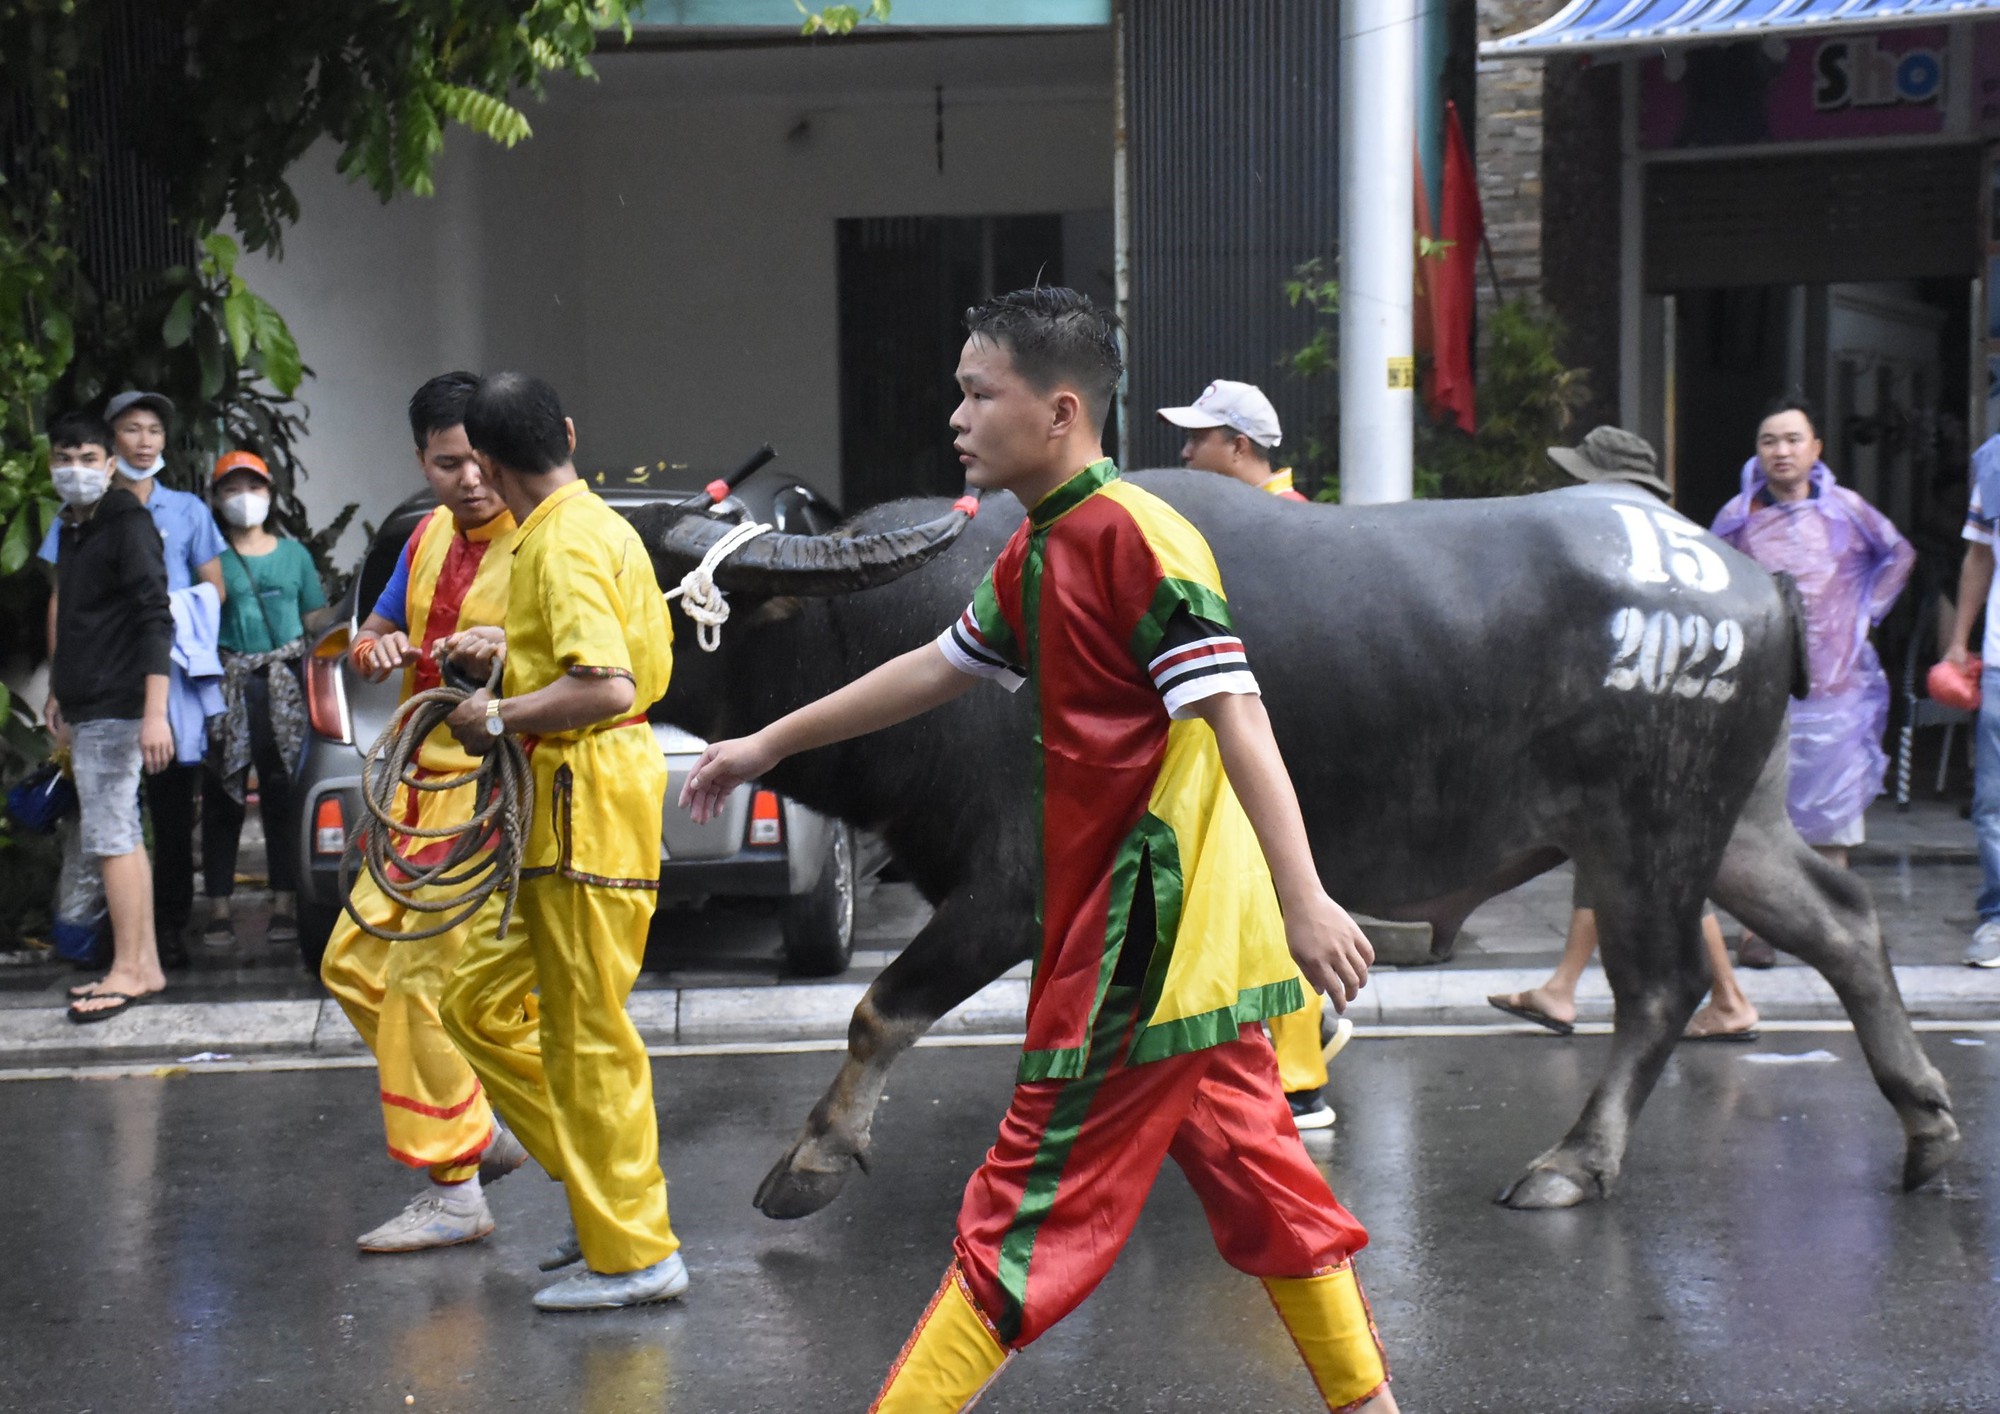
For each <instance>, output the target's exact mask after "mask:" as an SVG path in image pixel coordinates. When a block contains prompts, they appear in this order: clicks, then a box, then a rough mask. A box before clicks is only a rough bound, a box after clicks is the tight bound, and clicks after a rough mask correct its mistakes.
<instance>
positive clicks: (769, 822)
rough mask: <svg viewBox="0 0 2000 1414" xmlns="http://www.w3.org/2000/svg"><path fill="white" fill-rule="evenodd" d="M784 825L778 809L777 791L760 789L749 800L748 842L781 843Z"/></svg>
mask: <svg viewBox="0 0 2000 1414" xmlns="http://www.w3.org/2000/svg"><path fill="white" fill-rule="evenodd" d="M784 838H785V826H784V823H783V816H782V812H781V811H780V810H779V809H778V793H777V792H776V791H769V790H760V791H758V792H757V794H756V796H755V798H754V799H752V800H751V802H750V843H751V844H753V845H773V844H782V843H783V842H784Z"/></svg>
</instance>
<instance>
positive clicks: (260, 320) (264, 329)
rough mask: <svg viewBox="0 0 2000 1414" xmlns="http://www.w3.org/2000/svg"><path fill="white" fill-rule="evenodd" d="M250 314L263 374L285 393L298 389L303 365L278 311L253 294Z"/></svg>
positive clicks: (273, 385)
mask: <svg viewBox="0 0 2000 1414" xmlns="http://www.w3.org/2000/svg"><path fill="white" fill-rule="evenodd" d="M250 300H251V317H252V320H253V322H254V323H255V326H256V332H257V348H258V351H259V352H261V353H262V354H263V355H264V376H265V377H266V378H269V379H270V380H271V386H272V387H274V388H276V389H277V390H278V391H279V392H280V393H283V394H284V395H285V396H286V397H288V398H289V397H290V396H291V395H292V394H293V393H295V392H297V391H298V387H299V379H300V378H302V377H303V376H304V375H305V368H304V366H303V365H302V364H301V363H300V361H299V346H298V344H297V343H295V342H294V341H293V339H292V331H291V330H290V329H289V328H287V327H286V325H285V321H284V318H283V317H282V316H281V315H279V313H278V311H277V310H276V309H274V308H272V306H271V305H270V304H269V303H268V302H266V301H265V300H262V299H259V298H258V297H257V296H256V295H251V296H250Z"/></svg>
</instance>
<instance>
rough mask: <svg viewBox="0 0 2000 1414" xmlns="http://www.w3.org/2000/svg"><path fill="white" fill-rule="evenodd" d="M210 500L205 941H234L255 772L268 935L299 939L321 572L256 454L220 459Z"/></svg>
mask: <svg viewBox="0 0 2000 1414" xmlns="http://www.w3.org/2000/svg"><path fill="white" fill-rule="evenodd" d="M209 495H210V500H211V502H212V503H213V505H214V508H215V513H216V518H217V519H218V520H219V521H220V522H221V524H222V533H223V535H224V537H225V538H226V539H227V540H228V542H229V548H228V549H227V550H226V551H225V552H224V554H223V555H222V580H223V584H224V585H225V586H226V587H227V589H228V591H229V596H228V598H227V599H225V600H224V601H223V605H222V632H221V641H220V647H221V649H222V669H223V688H222V691H223V698H224V700H225V702H226V703H227V710H226V711H225V712H224V713H223V715H222V716H221V717H219V718H216V719H215V721H216V722H217V723H219V724H220V730H219V731H214V732H213V740H212V742H211V749H210V752H209V767H210V769H209V771H208V773H207V775H206V776H205V777H204V779H203V784H202V802H201V805H202V808H201V835H202V873H203V876H204V883H205V887H206V890H207V893H208V899H209V909H210V913H209V920H208V926H207V927H206V928H205V929H204V930H203V932H202V938H203V940H204V941H205V942H208V943H210V944H213V945H215V946H218V947H220V946H226V945H227V944H229V943H230V942H231V941H233V940H234V938H235V936H236V933H235V926H234V924H233V923H232V921H231V919H230V904H229V899H230V895H231V894H233V893H234V892H235V890H236V853H237V844H238V842H239V840H240V839H241V837H242V833H243V812H244V805H243V802H244V793H245V791H244V788H245V785H246V784H247V781H248V778H249V774H250V768H251V767H252V766H255V767H256V770H257V813H258V815H259V816H260V817H261V818H262V820H263V822H264V849H265V854H266V855H267V857H268V859H269V870H270V880H271V924H270V933H269V937H270V940H271V941H272V942H274V943H275V942H286V941H290V940H292V939H295V938H297V937H298V923H297V917H296V908H297V905H296V903H295V902H294V895H295V891H296V889H297V879H298V818H297V814H296V812H295V810H294V809H293V804H292V773H293V772H294V771H295V770H296V769H297V766H298V760H299V750H300V747H301V746H302V745H303V744H304V741H305V694H304V692H303V690H302V689H301V686H300V677H299V671H300V669H299V665H300V661H301V659H303V657H304V656H305V649H306V639H305V616H306V615H307V614H309V613H311V612H312V611H313V610H314V609H317V608H319V607H321V606H322V605H323V604H325V603H326V594H325V591H324V590H322V588H321V587H320V582H319V571H318V570H317V569H316V568H315V567H314V565H313V561H312V556H311V555H310V554H308V553H307V551H306V548H305V546H303V545H301V544H299V542H298V541H296V540H284V539H280V538H279V537H278V536H276V535H273V534H272V533H271V532H270V531H269V530H267V529H266V528H265V524H264V523H265V521H266V520H267V519H268V518H269V516H270V513H271V471H270V468H269V467H267V466H265V465H264V461H263V458H261V457H259V456H257V455H256V454H255V453H252V452H228V453H225V454H224V455H223V456H222V457H221V458H220V459H219V460H217V462H216V463H215V475H214V478H213V480H212V481H211V483H210V489H209Z"/></svg>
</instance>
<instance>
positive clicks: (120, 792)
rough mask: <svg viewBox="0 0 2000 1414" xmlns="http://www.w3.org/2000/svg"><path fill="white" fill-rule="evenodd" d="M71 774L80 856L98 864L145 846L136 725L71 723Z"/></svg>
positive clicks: (118, 721)
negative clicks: (80, 831) (79, 821)
mask: <svg viewBox="0 0 2000 1414" xmlns="http://www.w3.org/2000/svg"><path fill="white" fill-rule="evenodd" d="M69 739H70V769H71V770H72V771H73V772H74V773H75V775H76V799H77V813H78V815H79V816H81V817H82V825H83V852H84V853H85V854H89V855H95V856H97V857H98V858H100V859H115V858H116V857H118V856H119V855H121V854H130V853H131V852H132V851H133V850H135V849H138V848H139V847H140V845H142V844H143V843H144V842H145V836H144V835H143V834H142V833H141V832H140V829H139V773H140V769H141V767H142V766H143V764H144V762H143V759H142V758H141V757H140V754H139V724H138V723H137V722H136V721H133V722H127V721H120V720H117V719H115V718H109V719H105V720H102V721H96V722H72V723H71V724H70V729H69Z"/></svg>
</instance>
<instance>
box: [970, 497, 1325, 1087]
mask: <svg viewBox="0 0 2000 1414" xmlns="http://www.w3.org/2000/svg"><path fill="white" fill-rule="evenodd" d="M938 646H939V648H940V649H941V650H942V651H943V653H944V655H945V657H946V658H947V659H948V660H949V661H950V662H951V663H952V664H953V666H955V667H957V668H959V669H960V670H962V671H964V672H968V673H974V674H977V675H979V676H982V677H991V678H995V679H998V680H1000V681H1002V682H1003V683H1005V684H1006V685H1007V686H1008V687H1009V688H1010V689H1011V688H1016V687H1019V686H1020V684H1021V683H1022V682H1026V683H1028V684H1029V685H1030V686H1031V687H1032V688H1033V690H1034V693H1035V696H1036V699H1037V704H1038V707H1039V731H1038V733H1037V745H1038V747H1039V748H1040V749H1039V751H1037V753H1036V767H1037V771H1036V775H1037V785H1038V788H1039V794H1040V800H1041V833H1042V893H1041V907H1040V918H1041V923H1042V947H1041V952H1040V954H1039V955H1038V957H1037V959H1036V963H1035V974H1034V981H1033V983H1032V985H1031V987H1030V989H1029V995H1028V1023H1027V1041H1026V1045H1025V1048H1024V1053H1023V1055H1022V1057H1021V1064H1020V1076H1019V1078H1020V1079H1021V1081H1023V1082H1029V1081H1036V1080H1066V1079H1074V1078H1076V1077H1078V1076H1081V1075H1082V1074H1083V1073H1084V1068H1085V1065H1086V1062H1087V1061H1088V1060H1089V1058H1090V1038H1091V1035H1092V1025H1093V1022H1094V1021H1095V1020H1096V1018H1097V1015H1098V1011H1099V1009H1100V1008H1101V1007H1102V1006H1103V1004H1104V997H1105V993H1106V992H1107V990H1109V989H1110V988H1111V987H1112V986H1113V985H1114V984H1118V985H1128V984H1129V985H1133V986H1138V987H1140V988H1141V993H1140V996H1141V1000H1140V1004H1139V1012H1138V1024H1137V1025H1136V1027H1134V1028H1133V1030H1132V1032H1131V1041H1130V1044H1129V1048H1128V1050H1127V1052H1126V1055H1125V1057H1124V1060H1125V1062H1126V1063H1127V1064H1132V1065H1137V1064H1143V1063H1144V1062H1147V1061H1152V1060H1158V1059H1160V1058H1162V1057H1165V1056H1171V1055H1179V1054H1182V1053H1184V1052H1188V1051H1195V1050H1200V1049H1203V1048H1205V1047H1209V1046H1215V1045H1219V1044H1222V1043H1224V1042H1228V1041H1233V1040H1235V1039H1236V1038H1237V1035H1238V1033H1239V1030H1240V1028H1241V1027H1242V1026H1243V1025H1244V1024H1245V1023H1248V1022H1255V1021H1262V1020H1264V1019H1265V1018H1267V1017H1271V1016H1278V1015H1282V1014H1283V1013H1285V1012H1288V1011H1292V1010H1294V1009H1296V1008H1297V1007H1299V1005H1300V1004H1301V1000H1302V996H1303V993H1302V991H1301V987H1300V984H1299V980H1298V969H1297V967H1296V966H1295V965H1294V964H1293V962H1292V957H1291V954H1290V952H1289V951H1288V950H1287V947H1286V944H1285V931H1284V923H1283V920H1282V919H1281V918H1280V916H1279V913H1278V901H1277V895H1276V893H1275V891H1274V890H1273V888H1272V884H1271V875H1270V870H1269V868H1268V866H1267V865H1266V864H1265V862H1264V857H1263V852H1262V851H1261V850H1260V849H1259V848H1258V845H1257V840H1256V837H1255V835H1254V834H1253V833H1252V831H1251V828H1250V822H1249V819H1248V818H1247V817H1246V816H1245V815H1244V813H1243V807H1242V806H1241V805H1240V804H1239V803H1238V802H1237V799H1236V795H1235V792H1234V791H1232V790H1231V789H1230V786H1229V781H1228V778H1227V776H1226V775H1225V774H1224V773H1223V769H1222V760H1221V756H1220V753H1219V752H1218V750H1217V747H1216V742H1215V734H1214V733H1213V732H1212V731H1211V730H1210V729H1209V727H1208V724H1207V723H1206V722H1204V721H1202V720H1200V719H1199V718H1198V717H1195V716H1194V715H1193V713H1192V707H1193V704H1194V703H1196V702H1198V701H1199V700H1200V699H1202V698H1204V697H1207V696H1210V695H1212V694H1214V693H1218V692H1241V693H1254V692H1256V691H1257V683H1256V679H1255V677H1254V676H1253V675H1252V674H1251V672H1250V670H1249V666H1248V663H1247V661H1246V659H1245V657H1244V653H1243V644H1242V642H1241V640H1239V639H1238V638H1237V637H1236V635H1235V633H1234V631H1233V630H1232V629H1231V627H1230V619H1229V607H1228V603H1227V601H1226V599H1225V598H1224V595H1223V590H1222V579H1221V576H1220V574H1219V573H1218V572H1217V570H1216V567H1215V559H1214V556H1213V555H1212V554H1211V553H1210V552H1209V548H1208V544H1207V542H1206V541H1204V540H1203V539H1202V537H1201V534H1200V532H1199V531H1197V530H1196V529H1195V528H1194V527H1193V526H1192V525H1190V524H1188V522H1187V521H1186V520H1184V519H1183V518H1182V517H1181V516H1180V515H1179V514H1178V513H1177V512H1176V511H1174V510H1173V509H1172V508H1171V507H1170V506H1168V505H1167V504H1166V503H1165V502H1163V501H1161V500H1160V499H1159V498H1158V497H1156V496H1153V495H1151V494H1149V493H1148V492H1145V491H1142V490H1140V489H1139V488H1138V487H1136V486H1133V485H1131V484H1130V483H1129V482H1125V481H1122V480H1120V479H1119V476H1118V470H1117V468H1116V467H1115V466H1113V465H1112V464H1111V462H1110V461H1108V460H1105V461H1098V462H1093V463H1092V464H1091V465H1090V466H1088V467H1085V468H1084V469H1083V470H1082V471H1081V472H1079V473H1077V475H1076V476H1074V477H1072V478H1071V479H1070V480H1069V481H1067V482H1065V483H1064V484H1063V485H1062V486H1060V487H1058V488H1057V489H1056V490H1055V491H1053V492H1051V493H1050V494H1049V495H1048V496H1047V497H1046V498H1044V499H1043V500H1042V501H1041V503H1040V504H1038V505H1036V506H1035V507H1034V508H1033V509H1032V510H1031V511H1030V512H1029V514H1028V518H1027V520H1026V521H1024V522H1023V524H1022V525H1021V528H1020V529H1019V530H1018V531H1016V532H1015V534H1014V537H1013V539H1011V540H1010V541H1009V542H1008V543H1007V546H1006V548H1005V549H1004V550H1002V551H1001V553H1000V558H999V559H998V561H997V562H996V563H995V564H994V566H993V568H992V570H991V571H990V572H989V573H988V575H987V577H986V579H985V581H984V582H983V583H982V584H981V585H980V587H979V590H978V592H977V593H976V594H975V595H974V597H973V601H972V604H971V606H970V607H969V608H968V609H967V610H966V611H965V614H964V615H963V616H962V617H961V618H960V619H959V620H958V622H957V623H955V624H954V625H953V626H952V627H951V628H950V629H948V630H947V631H946V632H945V633H944V634H943V635H942V636H941V637H940V638H939V640H938Z"/></svg>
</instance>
